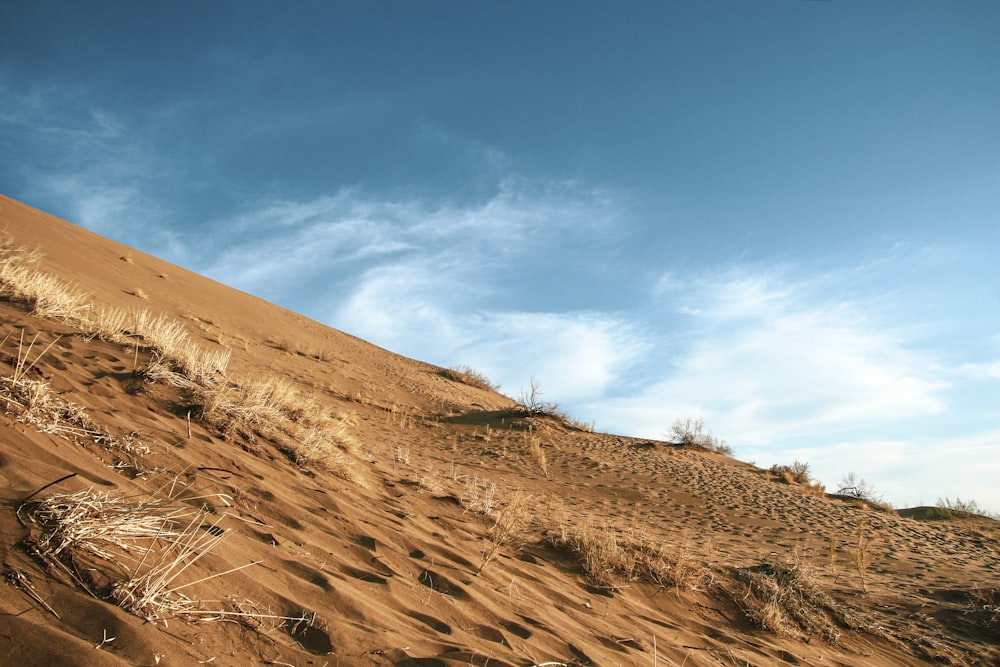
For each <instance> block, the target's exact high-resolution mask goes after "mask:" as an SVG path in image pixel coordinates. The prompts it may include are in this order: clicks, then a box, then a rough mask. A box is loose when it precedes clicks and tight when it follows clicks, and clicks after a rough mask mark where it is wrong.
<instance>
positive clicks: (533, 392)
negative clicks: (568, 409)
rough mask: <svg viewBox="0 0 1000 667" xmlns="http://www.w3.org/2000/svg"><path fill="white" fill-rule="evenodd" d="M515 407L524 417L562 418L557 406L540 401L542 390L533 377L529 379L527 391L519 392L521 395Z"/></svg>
mask: <svg viewBox="0 0 1000 667" xmlns="http://www.w3.org/2000/svg"><path fill="white" fill-rule="evenodd" d="M517 405H518V407H519V408H520V409H521V412H522V414H524V416H526V417H535V416H540V415H550V416H555V417H560V418H562V417H563V414H562V413H561V412H560V411H559V406H558V404H556V403H551V402H549V401H545V400H543V399H542V389H541V387H540V386H539V384H538V381H537V380H536V379H535V378H534V377H532V378H531V383H530V384H529V386H528V389H522V390H521V395H520V397H519V398H518V399H517Z"/></svg>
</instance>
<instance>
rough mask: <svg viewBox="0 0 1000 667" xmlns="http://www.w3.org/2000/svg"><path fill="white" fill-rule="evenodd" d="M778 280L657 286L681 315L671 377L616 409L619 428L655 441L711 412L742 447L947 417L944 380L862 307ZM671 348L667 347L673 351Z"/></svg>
mask: <svg viewBox="0 0 1000 667" xmlns="http://www.w3.org/2000/svg"><path fill="white" fill-rule="evenodd" d="M812 287H813V286H812V285H811V284H810V283H809V282H808V281H806V282H805V283H804V284H796V283H795V282H794V281H792V280H789V279H787V278H786V277H785V276H784V275H783V274H782V273H781V272H774V273H762V272H752V271H745V270H735V269H734V270H731V271H730V272H729V275H723V276H721V277H719V278H716V279H701V280H695V281H692V282H690V283H689V284H688V285H686V286H685V285H682V284H679V283H677V281H676V279H671V284H670V285H669V289H666V291H665V290H664V286H663V285H662V284H661V285H660V286H659V289H658V290H657V293H658V294H659V295H660V298H659V303H660V307H661V308H664V309H666V310H668V311H675V312H680V313H683V315H684V318H683V319H682V320H680V321H679V322H678V325H679V326H680V327H683V331H684V334H683V335H682V336H675V337H674V339H673V340H672V341H671V343H672V344H673V345H674V346H677V347H675V348H674V349H672V350H669V351H668V353H669V356H670V358H671V364H670V365H669V366H666V367H664V368H663V369H662V370H663V371H664V372H665V374H664V376H663V377H662V378H660V379H659V380H657V381H655V382H652V383H651V384H650V386H649V387H648V388H647V389H646V390H645V391H643V392H642V393H641V395H640V396H638V397H630V398H629V399H627V400H621V401H618V402H617V404H616V406H615V407H614V408H613V410H612V411H611V414H613V415H615V416H614V417H613V421H614V423H615V425H616V426H622V425H624V423H625V422H630V423H632V424H633V425H634V426H638V427H639V430H641V431H642V432H644V433H646V434H648V435H651V436H652V435H655V434H656V433H662V432H663V431H664V430H665V425H664V421H665V418H666V416H667V415H669V414H671V413H672V414H674V415H676V416H684V415H688V414H694V415H703V416H705V417H706V418H708V419H710V420H711V421H712V422H713V423H715V424H717V428H719V429H720V430H724V431H725V432H729V433H734V434H738V437H739V439H740V441H741V442H742V443H745V444H751V445H754V444H764V443H768V442H770V443H779V442H787V441H788V440H790V439H793V438H799V437H803V436H809V435H810V434H814V433H816V432H818V431H819V430H821V429H823V430H826V431H834V432H843V431H844V430H854V429H857V428H859V427H862V426H863V425H865V424H872V423H884V422H891V421H895V420H900V419H904V418H908V417H914V416H921V415H932V414H937V413H939V412H941V411H942V410H943V409H944V406H945V403H944V399H943V397H942V391H943V390H944V389H946V388H947V386H948V385H947V383H946V382H945V381H944V380H943V379H942V378H941V377H940V376H939V374H938V373H937V372H935V371H934V367H935V361H934V359H933V358H930V357H928V356H927V355H926V354H922V353H920V352H918V351H915V350H913V349H910V348H909V347H908V346H907V341H905V340H903V339H901V338H900V337H899V336H898V335H894V334H893V333H892V331H891V330H889V329H887V328H886V323H884V322H881V321H869V320H868V319H867V318H866V316H865V313H864V311H863V309H862V307H861V305H862V304H852V303H849V302H843V301H839V300H837V299H832V300H831V299H817V295H816V294H815V291H814V290H813V289H812ZM665 351H666V350H665Z"/></svg>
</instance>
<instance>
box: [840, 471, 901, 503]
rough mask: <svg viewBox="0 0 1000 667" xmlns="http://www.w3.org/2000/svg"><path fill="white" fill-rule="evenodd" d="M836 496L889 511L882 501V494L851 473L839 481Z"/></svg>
mask: <svg viewBox="0 0 1000 667" xmlns="http://www.w3.org/2000/svg"><path fill="white" fill-rule="evenodd" d="M837 495H838V496H843V497H845V498H853V499H854V500H859V501H861V502H863V503H867V504H869V505H873V506H875V507H876V508H879V509H890V507H889V505H888V504H887V503H885V502H884V501H883V500H882V494H881V493H879V492H878V491H876V490H875V487H874V486H872V485H871V484H869V483H868V482H866V481H865V479H864V478H858V476H857V475H855V474H854V473H853V472H849V473H847V474H846V475H844V478H843V479H842V480H840V485H839V486H838V487H837Z"/></svg>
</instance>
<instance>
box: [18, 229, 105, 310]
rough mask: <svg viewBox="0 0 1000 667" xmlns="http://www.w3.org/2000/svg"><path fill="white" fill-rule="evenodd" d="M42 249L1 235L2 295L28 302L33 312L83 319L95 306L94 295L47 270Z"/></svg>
mask: <svg viewBox="0 0 1000 667" xmlns="http://www.w3.org/2000/svg"><path fill="white" fill-rule="evenodd" d="M41 259H42V253H41V252H40V251H38V250H33V249H30V248H27V247H25V246H19V245H17V244H16V243H14V242H13V240H12V239H10V238H9V237H5V238H2V239H0V295H3V296H6V297H7V298H9V299H12V300H14V301H21V302H24V303H26V304H27V305H28V308H29V309H30V310H31V312H32V313H34V314H36V315H39V316H42V317H50V318H53V319H58V320H63V321H66V322H71V323H78V322H82V321H84V320H85V319H86V317H87V313H88V311H89V310H90V309H91V307H92V306H91V302H90V296H89V295H88V294H86V293H84V292H81V291H80V290H79V289H77V288H76V287H74V286H73V285H72V284H71V283H69V282H67V281H65V280H60V279H59V278H56V277H55V276H53V275H50V274H48V273H45V272H43V271H42V270H41V269H40V267H39V264H40V262H41Z"/></svg>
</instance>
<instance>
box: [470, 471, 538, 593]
mask: <svg viewBox="0 0 1000 667" xmlns="http://www.w3.org/2000/svg"><path fill="white" fill-rule="evenodd" d="M530 502H531V497H530V496H529V495H528V494H527V493H525V492H524V491H523V490H522V489H518V490H516V491H515V492H514V493H513V495H511V497H510V499H509V500H508V501H507V502H506V504H504V506H503V507H502V508H501V509H500V510H499V511H498V512H497V514H496V517H495V518H494V521H493V525H492V526H490V530H489V533H487V546H486V549H485V550H484V552H483V560H482V562H481V563H480V564H479V567H478V568H477V569H476V571H475V573H474V574H475V576H477V577H478V576H479V573H480V572H482V571H483V568H485V567H486V566H487V565H488V564H489V563H490V561H492V560H493V559H494V558H495V557H496V555H497V553H498V552H499V551H500V548H501V547H503V546H504V545H506V544H508V543H509V542H511V541H512V540H514V539H516V538H517V537H518V536H519V535H520V534H521V533H522V531H523V530H524V529H525V528H526V527H527V525H528V524H529V523H530V522H531V519H532V516H531V510H530Z"/></svg>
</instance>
